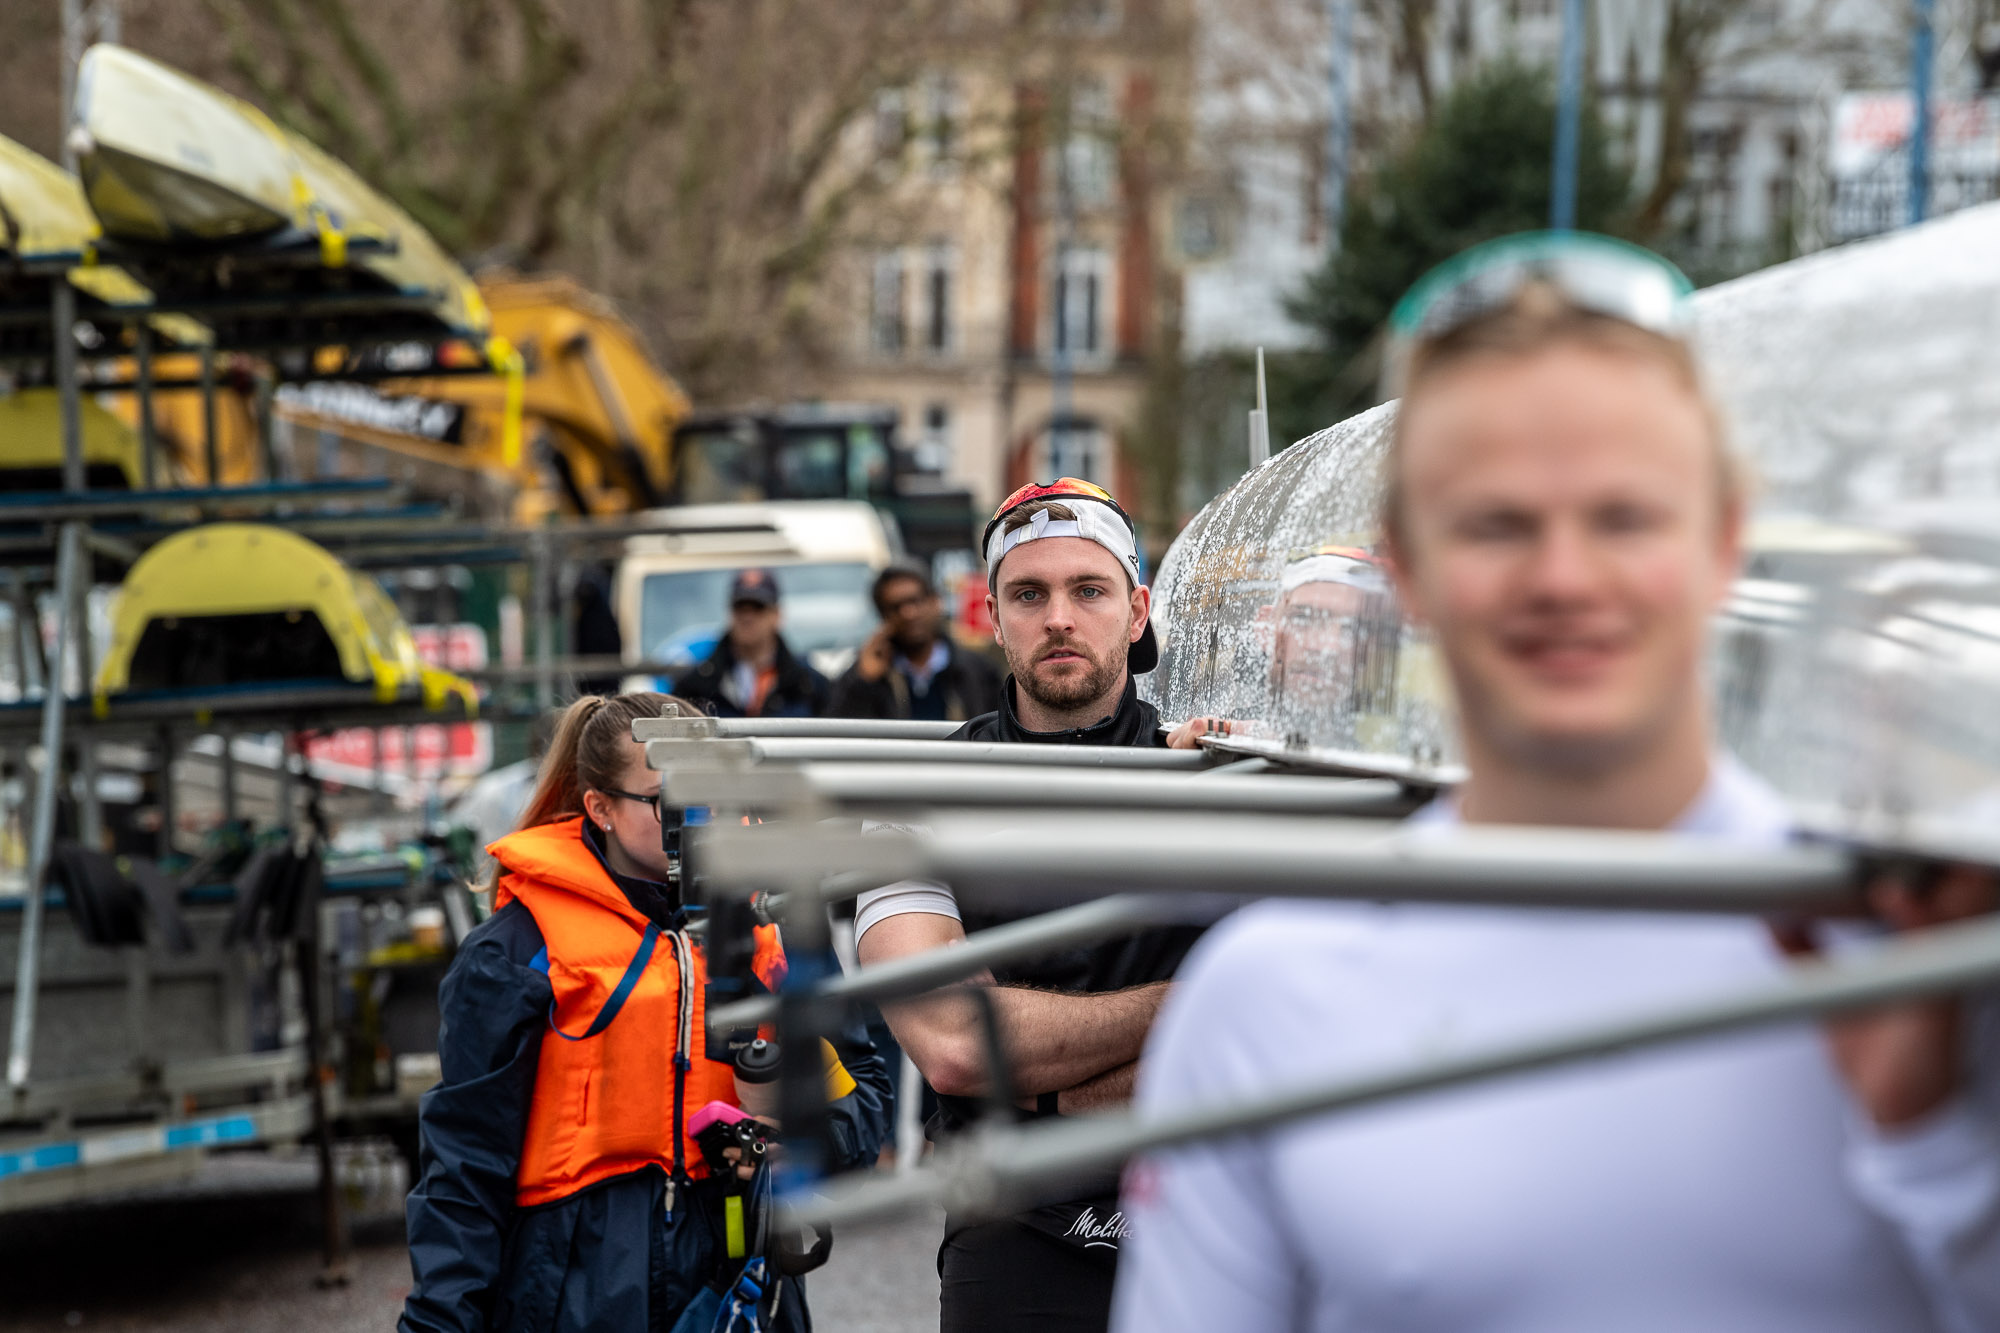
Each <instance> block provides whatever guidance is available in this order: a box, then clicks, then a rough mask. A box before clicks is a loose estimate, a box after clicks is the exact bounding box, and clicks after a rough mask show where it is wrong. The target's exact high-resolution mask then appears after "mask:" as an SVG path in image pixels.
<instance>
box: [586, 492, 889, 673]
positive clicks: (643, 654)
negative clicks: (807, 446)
mask: <svg viewBox="0 0 2000 1333" xmlns="http://www.w3.org/2000/svg"><path fill="white" fill-rule="evenodd" d="M645 518H646V519H647V520H648V521H649V522H657V523H659V524H661V525H662V526H663V527H665V528H667V529H668V531H665V532H659V533H648V534H646V535H645V536H642V537H633V538H630V539H628V540H627V541H626V543H625V554H624V555H623V556H622V557H621V558H620V560H619V562H618V579H617V608H618V628H619V631H620V633H621V635H622V636H623V639H624V648H625V660H626V661H627V662H628V663H632V664H635V665H636V664H637V663H640V662H648V663H655V662H657V663H663V664H665V667H666V672H665V674H666V675H667V676H669V677H671V676H676V675H678V674H679V673H680V672H682V671H685V670H686V669H687V668H689V667H691V666H693V665H694V664H695V663H697V662H699V661H701V660H702V659H703V658H705V657H707V656H708V654H709V653H710V652H712V651H714V648H715V645H716V643H717V642H718V641H719V640H720V639H721V637H722V634H723V632H724V630H725V628H726V627H727V625H728V621H729V606H728V602H729V585H730V583H731V582H732V581H733V580H734V579H735V578H736V576H737V574H739V573H740V572H742V571H743V570H745V569H752V568H760V569H768V570H770V571H771V573H772V575H773V576H775V577H776V579H777V581H778V600H779V609H780V611H781V613H782V615H783V620H782V622H781V625H782V632H783V634H784V636H785V642H786V643H788V644H790V645H791V648H792V651H793V652H795V653H797V654H798V655H799V656H800V657H802V658H804V659H805V660H806V661H808V662H810V663H812V665H813V666H814V667H815V668H816V669H817V670H818V671H819V672H820V673H821V674H822V675H824V676H826V677H827V678H828V679H829V680H831V679H832V678H833V677H835V676H837V675H839V674H840V673H841V672H843V671H845V670H847V668H848V666H849V665H851V664H852V663H853V661H854V655H855V653H856V652H857V651H858V650H859V649H860V647H861V644H862V642H863V641H864V640H866V639H867V637H868V636H869V635H870V634H872V633H873V632H874V630H875V625H876V622H877V617H876V615H875V606H874V603H873V602H871V601H870V600H869V597H868V590H869V588H870V586H871V585H872V584H873V583H874V581H875V575H876V574H877V573H878V572H879V571H880V570H881V569H882V567H883V566H885V565H887V564H888V563H889V561H890V560H892V559H894V558H895V557H896V556H897V555H898V554H899V553H900V551H901V548H902V543H901V541H900V540H899V538H898V536H897V533H896V531H895V529H894V527H893V526H892V525H891V523H890V522H889V521H887V520H885V519H884V517H883V516H882V514H881V513H880V511H878V510H877V509H876V508H875V507H874V506H872V505H869V504H864V503H862V502H860V501H854V500H781V501H773V502H770V503H767V504H717V505H683V506H680V507H677V508H673V509H655V510H649V511H648V512H647V513H646V515H645ZM644 679H645V680H646V682H647V683H646V684H645V686H643V687H644V688H664V686H663V685H655V684H654V683H653V682H654V681H656V680H657V679H658V678H657V677H647V678H644ZM632 684H633V685H635V686H636V685H637V684H638V682H637V681H636V680H635V681H634V682H632Z"/></svg>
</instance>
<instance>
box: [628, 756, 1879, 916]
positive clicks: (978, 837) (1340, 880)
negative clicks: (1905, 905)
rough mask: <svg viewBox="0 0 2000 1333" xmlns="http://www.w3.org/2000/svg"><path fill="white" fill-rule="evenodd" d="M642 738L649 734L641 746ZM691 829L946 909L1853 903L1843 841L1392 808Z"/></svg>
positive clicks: (720, 875)
mask: <svg viewBox="0 0 2000 1333" xmlns="http://www.w3.org/2000/svg"><path fill="white" fill-rule="evenodd" d="M658 743H659V742H657V741H656V742H654V744H658ZM699 832H700V837H699V838H698V839H697V840H696V841H697V845H698V847H699V848H700V854H701V857H702V868H703V872H704V874H705V875H706V882H707V885H708V886H709V888H710V889H711V890H713V891H714V892H715V893H717V894H722V893H740V892H741V891H742V890H743V889H745V888H748V887H756V888H767V889H772V888H775V889H782V890H783V891H784V892H785V893H787V894H788V895H789V894H792V893H798V894H800V896H802V897H804V896H812V895H816V894H821V893H822V889H821V884H822V883H823V881H824V879H825V877H826V876H827V875H829V874H833V873H839V872H851V873H852V875H853V877H854V878H853V879H852V880H850V881H848V883H847V884H845V885H843V886H842V888H843V891H844V893H845V894H850V895H851V894H853V893H854V892H857V890H856V889H855V888H854V887H853V885H854V883H857V882H862V886H863V887H867V885H866V884H865V882H864V881H866V880H867V879H868V878H870V877H879V878H876V879H875V882H876V883H878V884H888V883H892V882H894V881H896V880H900V879H922V880H930V881H934V882H937V883H941V884H949V885H951V888H952V892H953V893H954V894H955V895H956V896H957V898H958V900H959V902H960V904H961V905H970V906H973V907H988V906H996V907H997V906H1004V907H1006V908H1008V909H1010V910H1012V911H1015V912H1020V911H1031V910H1034V909H1035V908H1036V907H1057V906H1062V905H1064V904H1066V903H1075V902H1085V901H1088V900H1090V899H1093V898H1103V897H1107V896H1109V892H1110V890H1111V889H1113V888H1115V889H1116V890H1117V891H1119V892H1131V891H1141V890H1144V891H1151V892H1160V893H1195V894H1228V895H1236V896H1245V897H1303V898H1354V899H1360V900H1364V901H1374V900H1382V901H1408V902H1453V903H1467V904H1483V905H1486V906H1506V907H1566V908H1589V909H1593V910H1608V911H1650V912H1660V911H1694V912H1749V913H1763V912H1826V911H1850V910H1854V909H1856V908H1857V907H1858V906H1859V904H1860V893H1859V889H1858V887H1857V886H1858V884H1859V883H1860V871H1859V869H1858V867H1857V865H1856V863H1855V860H1854V858H1853V856H1852V855H1851V854H1850V853H1848V852H1847V851H1846V850H1844V849H1840V848H1835V847H1831V846H1825V845H1800V846H1788V847H1773V848H1750V847H1734V846H1730V845H1728V844H1726V843H1719V842H1712V841H1703V840H1698V839H1690V838H1679V837H1675V836H1673V835H1670V834H1657V833H1654V834H1644V833H1624V832H1609V831H1603V830H1571V829H1528V828H1499V827H1479V828H1464V829H1457V830H1454V831H1453V833H1452V836H1451V837H1449V838H1438V837H1433V836H1431V835H1430V834H1429V833H1428V831H1426V830H1424V829H1421V828H1417V829H1413V828H1410V827H1409V826H1407V825H1405V824H1402V823H1400V822H1397V821H1392V820H1371V819H1327V818H1324V817H1318V816H1303V817H1302V816H1296V815H1240V814H1232V815H1218V816H1214V817H1212V818H1208V819H1191V818H1190V817H1189V816H1188V815H1187V814H1185V813H1180V812H1173V811H1167V812H1159V813H1145V812H1140V811H1133V812H1131V813H1129V814H1125V815H1122V816H1121V817H1119V818H1118V819H1105V818H1104V817H1103V815H1102V814H1100V813H1094V812H1089V811H1081V812H1071V811H1063V810H1038V811H1034V812H1032V813H1028V812H1022V811H1011V812H1008V813H1006V814H994V813H980V812H970V811H957V810H952V811H937V812H934V813H933V814H932V815H930V816H929V817H928V818H927V819H926V820H925V823H924V826H923V827H922V828H921V829H908V830H898V829H878V830H874V831H872V832H868V833H863V832H862V831H861V830H859V829H857V828H842V827H840V826H838V825H831V824H829V825H818V824H802V823H792V824H771V825H764V826H762V827H752V828H743V827H733V826H728V825H723V824H711V825H709V826H707V827H705V828H703V829H701V830H699Z"/></svg>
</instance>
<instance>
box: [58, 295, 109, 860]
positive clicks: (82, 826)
mask: <svg viewBox="0 0 2000 1333" xmlns="http://www.w3.org/2000/svg"><path fill="white" fill-rule="evenodd" d="M49 290H50V298H49V299H50V306H51V309H50V316H49V319H50V330H49V336H50V340H51V343H52V344H53V346H54V349H55V370H56V398H57V401H58V403H59V404H60V409H61V414H62V451H63V462H62V477H63V489H64V490H65V491H69V492H72V493H79V494H80V493H82V492H83V491H84V490H86V489H87V488H88V486H89V480H90V479H89V475H88V473H87V472H86V471H85V470H84V460H83V403H82V390H81V388H80V387H79V386H78V384H77V369H76V289H75V288H74V287H71V286H70V285H69V282H68V280H67V279H63V278H58V279H57V280H56V281H55V282H53V283H51V284H50V288H49ZM69 528H74V530H75V533H76V537H75V540H76V541H77V542H78V544H79V547H81V544H82V541H83V538H84V535H85V528H84V526H83V525H82V524H80V523H76V524H69V525H66V528H65V531H66V532H67V530H68V529H69ZM77 558H78V567H77V569H76V570H75V571H74V577H72V578H71V580H70V581H69V582H67V583H64V584H61V586H59V588H58V590H57V595H58V596H59V597H60V598H61V599H62V609H61V611H60V612H58V615H59V617H60V619H59V621H58V624H59V625H60V626H61V629H60V631H59V636H58V637H60V638H64V639H67V638H69V637H70V636H71V635H74V636H75V640H76V644H75V647H76V667H77V682H78V693H79V694H83V695H88V694H89V693H90V676H91V666H92V663H91V657H92V653H91V643H90V564H89V560H90V555H89V553H88V552H87V551H84V550H81V549H79V552H78V557H77ZM65 677H66V672H65V671H63V670H56V671H54V672H52V673H51V674H50V676H49V692H50V693H51V694H53V695H58V696H60V695H62V694H64V693H66V692H67V690H68V688H69V682H68V680H67V679H66V678H65ZM49 762H50V763H51V764H52V765H53V766H54V767H56V768H60V767H61V761H60V760H59V759H55V760H51V761H49ZM76 777H77V785H76V787H75V789H74V792H73V794H74V796H75V799H76V812H77V836H78V838H79V840H80V841H81V842H82V843H83V845H84V846H86V847H89V848H91V849H92V850H97V849H98V848H100V847H101V846H102V844H103V841H104V811H103V807H102V806H101V805H99V804H98V800H97V751H96V749H95V748H94V747H93V746H92V745H91V744H90V741H89V739H88V737H87V736H84V735H79V736H78V737H77V774H76Z"/></svg>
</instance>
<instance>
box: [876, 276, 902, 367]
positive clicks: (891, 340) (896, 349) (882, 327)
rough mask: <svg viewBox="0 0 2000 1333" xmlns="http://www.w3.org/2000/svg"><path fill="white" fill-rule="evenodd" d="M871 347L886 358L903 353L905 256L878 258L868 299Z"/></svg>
mask: <svg viewBox="0 0 2000 1333" xmlns="http://www.w3.org/2000/svg"><path fill="white" fill-rule="evenodd" d="M868 345H869V346H870V347H871V348H873V349H874V350H875V351H877V352H879V353H882V354H883V355H885V356H894V355H897V354H898V353H900V352H901V351H902V350H903V252H902V251H900V250H884V251H883V252H882V253H880V254H878V255H876V256H875V273H874V280H873V281H872V282H871V283H870V286H869V296H868Z"/></svg>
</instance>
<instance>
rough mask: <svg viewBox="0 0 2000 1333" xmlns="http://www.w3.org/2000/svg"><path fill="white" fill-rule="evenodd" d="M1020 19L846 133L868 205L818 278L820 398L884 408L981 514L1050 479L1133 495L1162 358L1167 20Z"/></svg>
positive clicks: (1177, 130)
mask: <svg viewBox="0 0 2000 1333" xmlns="http://www.w3.org/2000/svg"><path fill="white" fill-rule="evenodd" d="M1014 2H1015V3H1018V0H1014ZM1020 9H1021V11H1022V12H1024V14H1026V17H1025V18H1024V22H1026V21H1027V19H1028V18H1034V19H1036V20H1037V21H1038V23H1039V30H1038V31H1035V32H1032V33H1031V34H1030V35H1029V37H1028V38H1027V39H1024V40H1022V41H1020V42H1018V43H1017V44H1016V45H1014V46H1012V47H1003V48H1001V49H999V50H995V49H994V48H993V47H992V46H983V47H979V48H976V49H971V50H968V51H967V52H966V53H965V54H964V55H962V56H961V57H959V58H956V59H940V61H939V62H938V63H937V65H936V66H935V67H934V68H931V69H929V70H927V71H925V72H924V73H923V74H922V75H920V76H919V77H917V78H916V79H914V80H911V81H909V82H908V83H906V84H903V85H901V86H898V87H894V88H890V89H887V90H885V91H883V92H882V93H880V94H878V95H877V97H876V100H875V104H874V106H873V108H872V112H871V114H870V115H868V116H866V117H863V118H862V119H861V120H860V121H859V122H857V124H856V125H855V126H854V128H853V130H852V131H851V142H850V143H849V145H848V150H849V152H850V153H853V154H856V155H869V156H872V157H873V158H874V159H875V160H876V161H877V162H878V163H879V164H880V168H879V173H878V174H879V181H880V185H879V197H878V198H876V199H875V200H873V201H872V203H871V209H870V227H871V228H872V230H873V232H874V233H875V235H874V236H873V237H872V238H870V237H864V238H863V240H862V242H861V243H860V244H858V245H857V246H855V247H854V250H853V253H851V254H850V255H849V256H848V257H847V258H846V260H845V262H844V263H843V264H842V265H841V266H840V270H839V272H838V273H837V274H836V275H835V278H834V280H833V282H832V283H831V284H830V290H831V291H832V292H833V293H834V294H835V295H834V300H835V301H836V303H837V313H836V315H835V317H834V319H833V324H834V326H835V328H836V330H837V338H838V344H837V347H836V349H835V356H834V358H833V360H834V364H833V365H832V366H831V367H830V369H829V371H828V372H827V375H826V381H827V390H828V395H829V396H837V397H841V398H848V399H867V400H870V401H878V402H886V403H893V404H895V405H896V406H897V407H898V408H899V410H900V412H901V417H902V423H903V424H902V433H903V438H904V441H905V443H906V444H907V445H909V446H911V447H912V448H913V449H914V450H915V452H916V454H917V456H918V458H919V460H920V461H921V462H922V463H923V464H924V465H925V466H927V467H928V468H929V469H931V470H933V471H935V472H936V473H937V474H938V476H939V477H940V478H941V480H942V481H943V482H944V483H945V484H949V485H952V486H963V487H965V488H967V489H969V490H971V491H972V492H973V494H974V495H975V497H977V498H978V500H979V501H980V502H981V503H982V504H993V503H997V502H998V500H999V499H1000V498H1001V497H1002V496H1004V495H1005V494H1006V493H1007V492H1008V491H1010V490H1012V489H1013V488H1015V487H1017V486H1019V485H1021V484H1023V483H1025V482H1027V481H1029V480H1047V479H1049V478H1052V477H1055V476H1061V475H1069V476H1079V477H1084V478H1086V479H1088V480H1091V481H1094V482H1097V483H1099V484H1101V485H1104V486H1106V487H1108V488H1110V489H1112V490H1113V491H1114V493H1117V494H1120V495H1132V494H1134V493H1136V491H1137V490H1138V489H1139V487H1140V486H1141V485H1142V483H1143V472H1144V469H1143V465H1142V463H1141V461H1140V460H1141V456H1142V453H1143V450H1142V449H1141V447H1140V446H1141V444H1142V443H1143V442H1142V441H1141V440H1140V439H1139V438H1138V436H1137V431H1138V422H1139V420H1140V417H1141V415H1142V408H1143V403H1144V399H1145V395H1146V392H1147V382H1148V376H1149V374H1150V372H1151V370H1152V368H1153V367H1154V365H1155V364H1156V362H1155V358H1158V357H1162V356H1164V357H1174V356H1177V355H1178V354H1179V347H1178V339H1177V338H1176V336H1175V333H1174V312H1175V309H1176V307H1177V303H1178V275H1177V273H1176V272H1175V271H1174V270H1173V269H1172V267H1171V266H1170V265H1169V263H1168V262H1167V256H1166V254H1165V253H1164V246H1163V239H1164V237H1163V235H1162V232H1163V228H1164V225H1165V223H1166V221H1167V220H1168V219H1169V218H1170V216H1171V212H1170V207H1169V198H1168V196H1169V193H1170V191H1171V189H1172V186H1173V183H1174V182H1173V179H1172V177H1173V173H1174V165H1173V164H1174V162H1175V160H1176V154H1177V153H1178V151H1179V150H1178V143H1179V140H1180V136H1181V133H1182V127H1183V126H1184V123H1185V113H1184V104H1185V98H1186V82H1185V67H1186V66H1185V57H1184V52H1185V31H1186V29H1185V25H1184V24H1183V23H1182V22H1180V21H1179V19H1178V17H1177V15H1178V14H1179V13H1180V12H1181V9H1182V6H1181V5H1180V3H1179V0H1081V2H1080V3H1072V4H1070V5H1068V6H1067V7H1066V8H1064V9H1063V10H1062V11H1061V12H1060V13H1059V14H1052V13H1051V12H1050V11H1049V10H1048V9H1046V8H1045V7H1042V6H1036V5H1033V4H1028V5H1022V6H1020ZM1038 10H1039V11H1040V12H1039V14H1036V13H1033V12H1031V11H1038Z"/></svg>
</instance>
